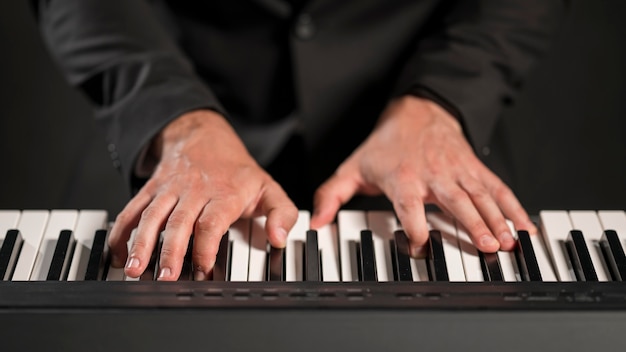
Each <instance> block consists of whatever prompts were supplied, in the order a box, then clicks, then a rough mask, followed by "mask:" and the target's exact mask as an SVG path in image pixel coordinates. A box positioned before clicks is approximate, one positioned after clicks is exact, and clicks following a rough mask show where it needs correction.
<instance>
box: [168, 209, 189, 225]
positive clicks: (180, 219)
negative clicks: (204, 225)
mask: <svg viewBox="0 0 626 352" xmlns="http://www.w3.org/2000/svg"><path fill="white" fill-rule="evenodd" d="M192 222H193V221H192V219H191V216H190V215H189V214H188V213H187V212H184V211H177V212H174V213H172V214H171V215H170V217H169V219H168V220H167V227H168V228H174V229H178V228H182V227H189V226H190V225H191V223H192Z"/></svg>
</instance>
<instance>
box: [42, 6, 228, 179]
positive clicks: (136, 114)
mask: <svg viewBox="0 0 626 352" xmlns="http://www.w3.org/2000/svg"><path fill="white" fill-rule="evenodd" d="M33 2H34V3H36V4H35V10H36V11H35V12H36V14H37V19H38V21H39V24H40V26H41V29H42V31H43V37H44V40H45V42H46V44H47V45H48V47H49V49H50V51H51V53H52V55H53V57H54V59H56V61H57V62H58V64H59V65H60V67H61V69H62V71H63V72H64V74H65V76H66V77H67V79H68V81H69V82H70V83H71V84H72V85H74V86H76V87H79V88H80V89H81V90H82V91H84V92H85V93H86V95H87V96H88V97H89V99H90V100H91V101H92V103H93V104H94V106H95V110H96V121H97V124H98V125H99V126H101V127H102V128H104V131H105V136H106V138H107V141H108V143H109V151H110V152H111V154H112V157H114V164H115V166H116V167H117V168H119V169H120V170H121V172H122V174H123V175H124V176H125V178H126V180H127V181H128V182H131V183H132V182H134V181H137V179H136V176H135V174H134V168H135V164H136V161H137V159H138V158H139V154H140V153H141V151H142V150H145V148H146V146H148V145H149V143H150V141H151V139H152V138H153V136H154V135H155V134H157V133H158V131H160V130H161V129H162V128H163V127H164V126H165V125H166V124H167V123H168V122H170V121H172V120H173V119H175V118H176V117H178V116H180V115H181V114H183V113H185V112H187V111H190V110H195V109H199V108H207V109H213V110H217V111H218V112H221V113H222V114H223V113H224V112H223V109H222V108H221V106H220V105H219V102H218V101H217V99H216V97H215V95H214V94H213V93H212V92H211V91H210V90H209V89H208V88H207V87H206V86H204V85H203V83H202V82H201V81H200V80H199V79H198V78H197V77H196V75H195V74H194V72H193V69H192V67H191V64H190V63H189V62H188V61H187V60H186V59H185V57H184V56H183V55H182V54H181V52H180V51H179V50H178V48H177V47H176V46H175V43H174V41H173V36H172V35H171V34H170V33H167V32H166V30H165V28H164V26H163V25H162V23H161V22H159V20H158V18H157V16H156V15H155V12H154V9H153V7H152V6H151V5H150V4H149V3H148V2H147V1H145V0H36V1H33ZM118 158H119V159H118ZM131 186H132V185H131Z"/></svg>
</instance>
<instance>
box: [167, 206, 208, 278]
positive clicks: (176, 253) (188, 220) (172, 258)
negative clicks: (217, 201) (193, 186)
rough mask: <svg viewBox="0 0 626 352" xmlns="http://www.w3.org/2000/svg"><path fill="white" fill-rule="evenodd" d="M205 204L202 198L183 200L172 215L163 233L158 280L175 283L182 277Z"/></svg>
mask: <svg viewBox="0 0 626 352" xmlns="http://www.w3.org/2000/svg"><path fill="white" fill-rule="evenodd" d="M203 203H204V198H202V197H197V196H188V197H185V198H181V200H180V201H179V202H178V204H177V205H176V207H175V208H174V210H173V211H172V213H171V214H170V216H169V219H168V220H167V224H166V225H165V230H164V231H163V246H162V247H161V255H160V258H159V268H161V269H160V270H159V276H158V280H163V281H174V280H177V279H178V277H179V276H180V272H181V270H182V267H183V260H184V258H185V254H186V253H187V246H188V245H189V238H190V237H191V233H192V232H193V227H194V224H195V222H196V219H197V218H198V215H199V214H200V211H201V210H202V208H203V205H204V204H203Z"/></svg>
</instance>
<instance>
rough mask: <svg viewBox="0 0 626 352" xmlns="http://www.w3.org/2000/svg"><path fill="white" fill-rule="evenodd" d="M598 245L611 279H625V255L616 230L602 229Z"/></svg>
mask: <svg viewBox="0 0 626 352" xmlns="http://www.w3.org/2000/svg"><path fill="white" fill-rule="evenodd" d="M600 245H601V246H602V249H603V251H604V257H605V258H606V262H607V264H608V266H609V270H610V271H611V276H612V277H613V280H615V281H626V256H625V255H624V247H622V244H621V243H620V239H619V237H618V236H617V232H615V231H613V230H606V231H604V234H603V235H602V240H601V241H600Z"/></svg>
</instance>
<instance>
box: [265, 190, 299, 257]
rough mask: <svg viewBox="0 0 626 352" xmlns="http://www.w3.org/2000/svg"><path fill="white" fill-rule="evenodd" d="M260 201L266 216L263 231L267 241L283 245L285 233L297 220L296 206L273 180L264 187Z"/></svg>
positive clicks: (285, 237) (284, 243)
mask: <svg viewBox="0 0 626 352" xmlns="http://www.w3.org/2000/svg"><path fill="white" fill-rule="evenodd" d="M260 202H261V203H260V204H259V205H260V207H261V209H262V212H263V214H264V215H266V216H267V221H266V222H265V232H266V233H267V239H268V241H269V242H270V244H271V245H272V246H274V247H276V248H283V247H285V245H286V243H287V234H288V233H289V231H291V228H292V227H293V225H294V224H295V223H296V221H297V220H298V208H296V206H295V205H294V204H293V202H292V201H291V200H290V199H289V197H287V194H286V193H285V192H284V191H283V189H282V188H281V187H280V186H279V185H278V184H277V183H275V182H273V184H272V185H270V186H269V187H268V188H267V189H266V191H265V192H264V193H263V196H262V197H261V199H260Z"/></svg>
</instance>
